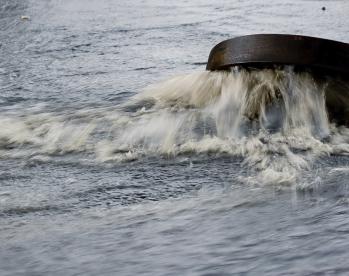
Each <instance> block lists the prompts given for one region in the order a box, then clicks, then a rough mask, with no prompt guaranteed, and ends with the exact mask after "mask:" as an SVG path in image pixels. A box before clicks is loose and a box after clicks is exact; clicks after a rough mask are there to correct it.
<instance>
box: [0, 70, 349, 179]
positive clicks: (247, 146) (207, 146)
mask: <svg viewBox="0 0 349 276" xmlns="http://www.w3.org/2000/svg"><path fill="white" fill-rule="evenodd" d="M326 89H327V85H326V83H323V84H321V83H319V82H317V81H315V80H314V79H313V77H312V76H311V75H310V74H309V73H295V72H294V71H293V69H292V68H286V69H284V70H277V69H273V70H272V69H265V70H259V71H246V70H243V69H240V68H232V69H231V71H229V72H200V73H193V74H189V75H184V76H179V77H175V78H173V79H170V80H168V81H165V82H163V83H160V84H157V85H154V86H151V87H149V88H147V89H146V90H145V91H144V92H143V93H141V94H139V95H137V96H136V97H134V98H132V99H131V100H130V101H129V102H127V103H126V104H124V105H120V106H117V107H105V108H93V109H87V108H85V109H81V110H79V111H74V112H70V113H68V112H66V111H65V112H41V111H40V110H39V111H38V110H37V109H27V110H25V111H23V112H22V113H20V114H18V113H16V112H13V111H12V110H9V111H4V112H2V113H1V115H0V123H1V126H2V131H1V132H0V149H1V151H0V156H2V157H3V158H29V159H38V158H39V159H40V158H41V159H45V158H46V159H47V158H52V157H53V156H56V155H66V154H67V153H83V154H85V155H87V156H89V157H90V158H91V159H93V160H95V161H96V162H112V161H127V160H134V159H138V158H140V157H142V156H150V155H152V156H158V155H161V156H166V157H171V156H178V155H200V154H214V155H218V156H219V155H231V156H242V157H243V158H244V162H243V164H242V165H246V166H247V167H248V168H250V169H251V170H252V171H254V172H256V174H251V175H253V176H250V177H248V178H247V179H245V180H247V181H250V182H255V183H282V184H291V183H294V181H296V180H297V178H299V176H300V175H301V172H302V171H303V170H309V169H310V168H311V165H312V163H313V162H314V161H315V160H316V159H317V158H318V157H321V156H323V155H329V154H347V153H349V146H348V142H349V130H348V129H347V128H345V127H336V126H335V125H334V124H330V123H329V120H328V116H327V112H326V106H325V91H326ZM84 158H86V156H85V157H84Z"/></svg>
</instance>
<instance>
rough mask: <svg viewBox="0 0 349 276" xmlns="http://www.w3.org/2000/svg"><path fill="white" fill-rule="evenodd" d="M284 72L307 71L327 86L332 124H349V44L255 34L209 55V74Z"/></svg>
mask: <svg viewBox="0 0 349 276" xmlns="http://www.w3.org/2000/svg"><path fill="white" fill-rule="evenodd" d="M234 66H235V67H236V66H237V67H243V68H245V69H247V70H260V69H264V68H276V69H282V68H284V67H285V66H292V70H293V71H294V72H295V73H297V72H304V71H305V72H308V73H310V74H311V75H312V77H313V79H314V82H315V83H316V84H318V85H319V86H321V87H325V88H324V89H325V92H324V93H325V99H326V108H327V112H328V115H329V118H330V120H331V121H334V122H336V123H338V124H344V125H349V44H347V43H343V42H338V41H333V40H328V39H322V38H316V37H309V36H300V35H284V34H256V35H247V36H241V37H236V38H233V39H228V40H225V41H222V42H220V43H219V44H217V45H216V46H215V47H213V49H212V50H211V52H210V55H209V58H208V62H207V67H206V69H207V70H209V71H217V70H230V69H231V68H232V67H234Z"/></svg>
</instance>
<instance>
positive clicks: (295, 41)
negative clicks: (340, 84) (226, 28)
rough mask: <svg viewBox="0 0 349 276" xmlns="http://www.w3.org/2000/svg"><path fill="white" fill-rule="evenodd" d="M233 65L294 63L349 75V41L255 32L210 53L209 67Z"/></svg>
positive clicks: (219, 46)
mask: <svg viewBox="0 0 349 276" xmlns="http://www.w3.org/2000/svg"><path fill="white" fill-rule="evenodd" d="M233 65H244V66H247V67H248V66H253V67H260V66H262V67H263V66H270V65H295V66H298V67H305V68H310V69H314V70H316V71H324V72H326V73H327V72H328V73H335V74H341V75H344V76H346V77H347V76H349V44H347V43H343V42H338V41H333V40H328V39H322V38H316V37H308V36H299V35H280V34H256V35H248V36H241V37H236V38H233V39H228V40H225V41H222V42H221V43H219V44H217V45H216V46H215V47H214V48H213V49H212V50H211V52H210V55H209V58H208V63H207V67H206V69H207V70H211V71H213V70H225V69H227V68H228V67H230V66H233Z"/></svg>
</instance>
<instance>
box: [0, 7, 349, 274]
mask: <svg viewBox="0 0 349 276" xmlns="http://www.w3.org/2000/svg"><path fill="white" fill-rule="evenodd" d="M323 6H326V11H322V10H321V8H322V7H323ZM21 16H29V19H28V20H27V19H21ZM348 18H349V2H348V1H346V0H338V1H320V0H318V1H315V0H314V1H307V0H297V1H282V2H281V1H269V2H268V1H257V0H253V1H252V0H250V1H200V0H197V1H176V2H173V3H170V2H164V1H124V0H120V1H111V0H99V1H97V0H95V1H84V0H74V1H72V0H69V1H68V0H61V1H44V0H35V1H34V0H22V1H20V0H11V1H10V0H0V51H1V54H0V90H1V93H0V244H1V246H0V275H136V274H141V275H143V274H144V275H231V274H239V275H347V274H348V273H349V264H348V258H349V251H348V246H349V236H348V234H349V217H348V216H349V205H348V203H349V190H348V180H349V166H348V162H349V158H348V157H347V156H348V153H349V130H347V129H345V128H336V127H335V126H330V127H329V131H330V132H331V137H332V138H331V139H332V140H331V142H329V143H326V142H322V141H320V140H317V139H315V138H314V139H313V138H311V137H310V136H309V137H308V136H306V137H303V136H302V135H301V134H300V132H299V133H298V134H296V135H294V136H292V137H293V138H292V139H293V140H292V139H290V140H288V138H287V137H286V138H285V137H284V136H282V135H281V136H278V135H277V134H275V135H274V134H273V135H271V136H270V135H269V134H267V136H265V134H263V135H264V136H263V137H261V136H258V139H257V138H253V137H252V138H251V137H250V138H248V139H247V141H246V139H245V140H244V139H242V140H238V141H237V140H234V139H235V138H234V139H233V140H231V139H230V138H229V139H225V138H224V137H223V138H222V137H216V136H215V135H213V137H209V138H207V137H206V136H202V137H201V138H200V139H199V138H197V139H196V140H195V139H194V140H193V139H192V137H194V136H190V137H191V139H187V138H188V137H187V136H184V134H185V133H187V131H186V129H184V130H183V129H182V128H181V127H183V124H180V125H179V122H182V123H183V121H187V120H188V118H192V117H193V116H194V117H195V116H197V110H194V111H193V112H192V111H187V110H186V109H185V110H182V109H179V110H176V113H175V116H173V113H170V112H169V111H168V110H169V108H168V107H166V108H164V109H161V108H160V109H158V110H155V111H154V110H152V109H151V108H150V109H147V108H146V104H144V106H145V107H143V106H142V105H136V106H132V105H127V103H128V101H129V99H130V98H131V97H133V96H135V95H136V94H138V93H139V92H140V91H141V90H142V89H143V88H144V87H146V86H148V85H150V84H153V83H158V82H159V81H161V80H163V79H166V78H168V77H170V76H174V75H177V74H184V73H191V72H200V71H203V70H204V67H205V62H206V59H207V56H208V53H209V51H210V49H211V48H212V46H213V45H215V44H216V43H218V42H220V41H221V40H223V39H227V38H230V37H234V36H237V35H243V34H250V33H294V34H304V35H313V36H321V37H326V38H330V39H337V40H341V41H345V42H349V28H348V27H349V20H348ZM305 84H306V83H305ZM302 87H308V86H306V85H305V86H302ZM125 104H126V107H125ZM149 110H150V111H149ZM204 110H205V112H206V109H204ZM227 111H229V110H227ZM171 112H172V109H171ZM191 112H192V113H191ZM200 112H201V113H204V111H200ZM210 112H211V111H210ZM201 113H200V114H201ZM210 114H211V113H210ZM200 116H201V115H200ZM195 122H196V123H197V121H195ZM185 127H188V128H189V126H188V125H185ZM197 129H199V130H200V131H202V129H204V127H202V126H192V128H191V129H190V130H193V132H195V131H196V132H197V131H198V130H197ZM171 130H174V132H177V131H179V130H181V132H180V134H181V135H182V136H181V137H177V136H176V137H175V138H173V136H171V135H170V134H171ZM205 131H206V129H205ZM169 133H170V134H169ZM197 135H198V134H197ZM259 135H262V134H259ZM297 135H298V136H297ZM218 136H219V135H218ZM195 137H197V136H195ZM290 137H291V136H290ZM297 137H298V138H299V139H298V138H297ZM172 138H173V139H174V140H173V139H172ZM171 139H172V140H171ZM297 139H298V140H297ZM291 140H292V141H291ZM179 141H180V142H179ZM173 143H175V145H173ZM263 145H264V146H263ZM240 148H241V151H244V153H243V154H238V153H237V152H239V150H240ZM251 148H252V150H249V149H251ZM289 148H290V149H289ZM242 149H244V150H242ZM257 155H258V156H257ZM256 160H257V161H256Z"/></svg>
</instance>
